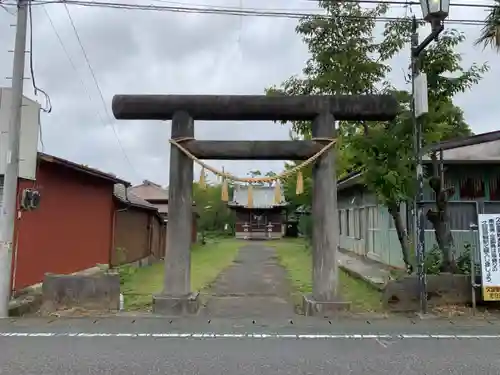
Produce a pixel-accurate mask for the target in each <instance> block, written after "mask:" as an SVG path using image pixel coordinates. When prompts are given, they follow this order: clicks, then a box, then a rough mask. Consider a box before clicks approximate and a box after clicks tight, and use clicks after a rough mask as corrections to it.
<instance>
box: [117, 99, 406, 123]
mask: <svg viewBox="0 0 500 375" xmlns="http://www.w3.org/2000/svg"><path fill="white" fill-rule="evenodd" d="M112 107H113V114H114V115H115V117H116V118H117V119H119V120H171V119H172V116H173V115H174V113H175V112H176V111H185V112H188V113H189V115H190V116H191V117H192V118H193V119H194V120H218V121H226V120H227V121H244V120H248V121H260V120H262V121H280V120H281V121H301V120H303V121H307V120H313V119H314V118H315V117H316V116H317V115H318V114H320V113H331V114H332V115H333V116H334V117H335V119H337V120H365V121H370V120H380V121H389V120H392V119H394V118H395V117H396V115H397V114H398V112H399V104H398V102H397V100H396V98H395V97H394V96H392V95H335V96H333V95H317V96H312V95H307V96H305V95H304V96H278V95H276V96H266V95H225V96H224V95H115V96H114V97H113V104H112Z"/></svg>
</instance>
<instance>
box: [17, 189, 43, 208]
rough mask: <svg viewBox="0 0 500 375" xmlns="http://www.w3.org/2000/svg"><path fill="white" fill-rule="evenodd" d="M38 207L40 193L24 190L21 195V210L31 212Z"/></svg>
mask: <svg viewBox="0 0 500 375" xmlns="http://www.w3.org/2000/svg"><path fill="white" fill-rule="evenodd" d="M39 206H40V192H39V191H38V190H34V189H24V190H23V192H22V194H21V209H22V210H24V211H32V210H35V209H37V208H38V207H39Z"/></svg>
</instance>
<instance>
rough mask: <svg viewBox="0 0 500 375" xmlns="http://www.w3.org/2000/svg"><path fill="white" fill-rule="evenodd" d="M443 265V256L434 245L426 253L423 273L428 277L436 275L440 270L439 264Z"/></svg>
mask: <svg viewBox="0 0 500 375" xmlns="http://www.w3.org/2000/svg"><path fill="white" fill-rule="evenodd" d="M442 263H443V254H442V253H441V250H439V247H437V246H436V245H434V246H433V247H432V249H430V250H429V252H426V254H425V259H424V265H425V271H426V273H427V274H428V275H437V274H439V272H440V270H441V264H442Z"/></svg>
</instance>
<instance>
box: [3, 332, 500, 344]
mask: <svg viewBox="0 0 500 375" xmlns="http://www.w3.org/2000/svg"><path fill="white" fill-rule="evenodd" d="M2 337H75V338H79V337H80V338H89V337H90V338H105V337H111V338H135V337H137V338H139V337H148V338H175V339H180V338H182V339H207V338H212V339H214V338H215V339H234V338H238V339H259V340H263V339H295V340H332V339H334V340H377V341H379V340H391V339H392V340H408V339H409V340H414V339H423V340H428V339H431V340H435V339H441V340H463V339H471V340H478V339H500V335H445V334H413V333H401V334H279V333H259V332H252V333H212V332H192V333H174V332H164V333H161V332H158V333H145V332H139V333H123V332H119V333H109V332H95V333H89V332H0V338H2ZM384 343H385V342H384Z"/></svg>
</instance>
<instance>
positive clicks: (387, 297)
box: [382, 273, 479, 312]
mask: <svg viewBox="0 0 500 375" xmlns="http://www.w3.org/2000/svg"><path fill="white" fill-rule="evenodd" d="M478 297H479V296H478ZM427 300H428V302H427V303H428V305H429V306H432V307H434V306H443V305H465V304H468V303H471V302H472V293H471V279H470V276H467V275H453V274H449V273H442V274H439V275H427ZM382 301H383V304H384V307H385V308H387V309H389V310H390V311H395V312H408V311H418V310H419V309H420V299H419V293H418V279H417V277H416V276H415V275H411V276H406V277H403V278H401V279H399V280H391V281H389V282H388V283H387V286H386V287H385V289H384V292H383V297H382Z"/></svg>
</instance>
